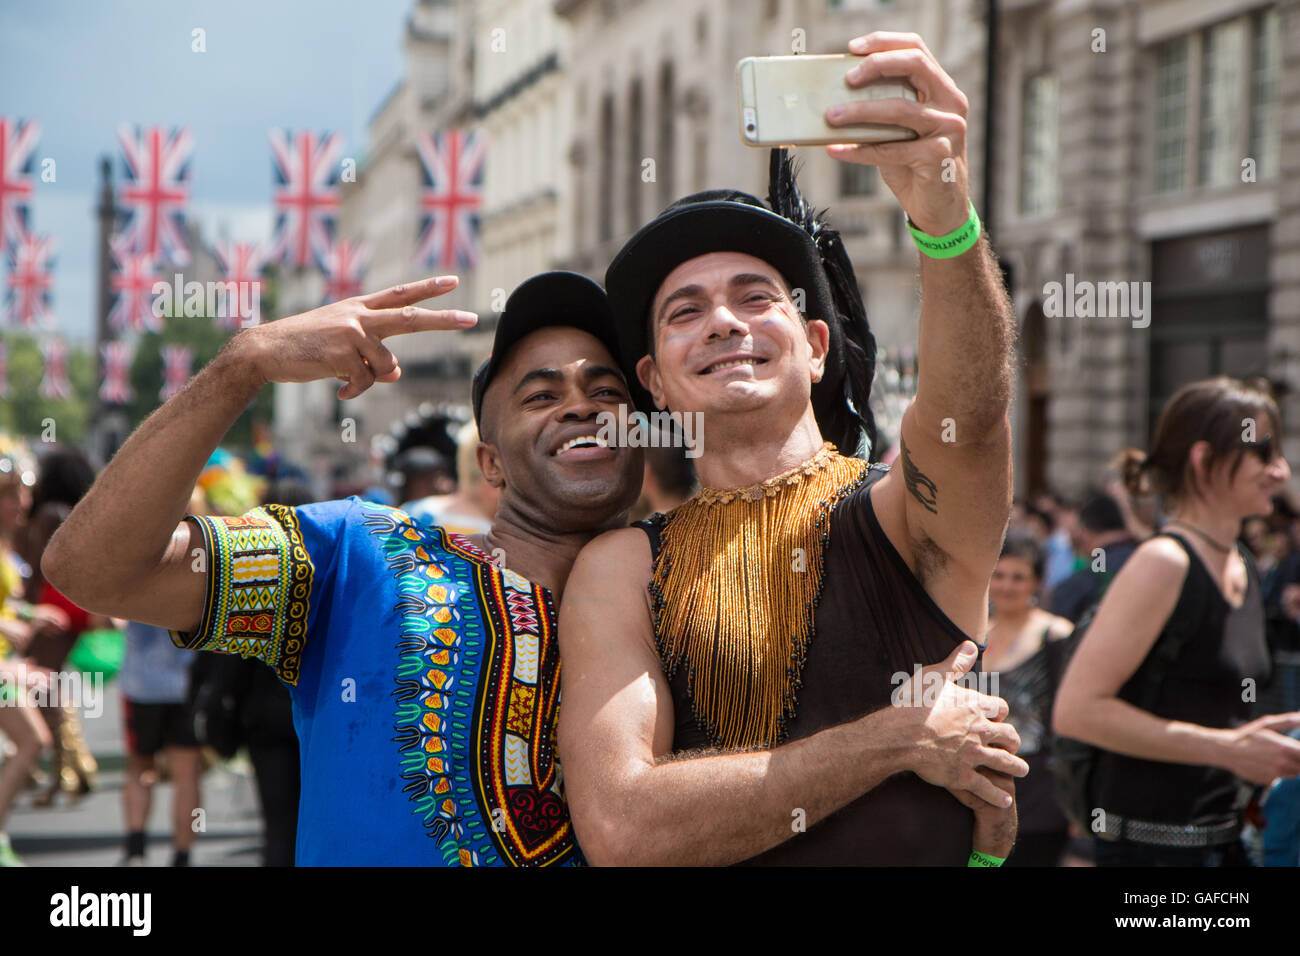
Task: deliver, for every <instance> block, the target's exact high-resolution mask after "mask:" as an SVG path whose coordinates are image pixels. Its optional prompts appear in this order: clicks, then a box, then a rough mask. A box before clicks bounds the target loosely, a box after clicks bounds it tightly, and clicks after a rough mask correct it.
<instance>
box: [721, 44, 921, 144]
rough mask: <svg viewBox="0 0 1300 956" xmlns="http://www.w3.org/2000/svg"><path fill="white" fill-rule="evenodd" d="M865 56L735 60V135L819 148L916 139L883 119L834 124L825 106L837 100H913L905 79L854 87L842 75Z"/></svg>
mask: <svg viewBox="0 0 1300 956" xmlns="http://www.w3.org/2000/svg"><path fill="white" fill-rule="evenodd" d="M865 59H866V57H861V56H851V55H848V54H837V55H830V56H751V57H746V58H745V59H743V60H741V61H740V62H739V63H737V64H736V89H737V92H738V95H739V101H740V136H741V139H742V140H743V141H744V142H745V144H746V145H749V146H823V145H830V144H835V143H892V142H899V141H903V140H909V139H916V137H917V133H916V131H915V130H912V129H908V128H907V127H905V126H895V125H890V124H885V123H874V124H862V125H856V126H852V127H844V128H836V127H833V126H831V125H830V124H828V123H827V122H826V110H827V109H828V108H829V107H831V106H833V105H836V104H838V103H850V102H854V101H859V100H876V99H889V98H901V99H907V100H911V101H913V102H915V101H916V98H917V97H916V90H915V89H914V88H913V87H912V85H911V84H910V83H908V82H907V81H906V80H902V79H895V78H892V77H890V78H882V79H880V80H879V81H877V82H874V83H871V84H870V85H867V86H863V87H858V88H854V87H851V86H849V84H848V82H847V81H846V79H845V77H846V76H847V74H848V72H849V70H850V69H852V68H853V66H854V65H855V64H856V63H859V62H861V61H862V60H865Z"/></svg>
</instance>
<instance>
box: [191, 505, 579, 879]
mask: <svg viewBox="0 0 1300 956" xmlns="http://www.w3.org/2000/svg"><path fill="white" fill-rule="evenodd" d="M189 517H190V519H191V520H192V521H194V522H196V523H197V524H198V526H199V528H200V529H201V531H202V534H203V538H204V543H205V545H206V551H207V554H208V555H209V568H210V573H209V575H208V594H207V599H206V601H205V604H204V611H203V618H202V620H201V622H200V624H199V627H198V629H197V630H196V631H195V632H194V633H193V634H191V635H181V634H178V633H176V632H173V633H172V639H173V640H174V641H175V642H176V643H177V644H178V645H179V646H183V647H191V648H197V649H202V650H212V651H221V652H224V653H231V654H239V655H241V656H243V657H256V658H259V659H260V660H262V661H264V662H265V663H267V664H269V665H270V666H271V667H272V668H274V669H275V672H276V673H277V674H278V675H279V676H280V678H281V679H282V680H283V681H284V682H285V683H286V684H288V685H289V688H290V692H291V694H292V697H293V717H294V727H295V729H296V730H297V732H298V740H299V747H300V750H301V758H302V798H301V805H300V809H299V815H298V843H297V862H298V865H299V866H309V865H345V866H346V865H417V866H430V865H432V866H457V865H459V866H493V865H498V866H502V865H504V866H510V865H514V866H546V865H553V864H558V863H578V862H580V859H581V858H580V856H579V853H578V849H577V844H576V843H575V841H574V837H573V828H572V825H571V823H570V822H569V814H568V809H567V807H566V805H565V801H564V790H563V785H562V781H561V777H560V769H559V765H558V763H557V761H556V758H555V721H556V717H557V715H558V704H559V688H560V660H559V650H558V647H557V644H556V638H555V621H556V615H555V607H554V604H553V602H552V599H551V594H550V592H549V591H547V590H546V589H545V588H542V587H540V586H538V585H535V584H532V583H530V582H528V581H525V580H524V579H523V578H521V577H519V576H518V575H517V574H514V573H513V572H511V571H504V572H503V571H502V570H501V569H499V568H498V567H497V566H496V565H495V564H493V563H492V561H491V560H490V559H489V558H488V557H487V556H486V555H484V554H483V553H482V552H480V551H479V550H477V549H476V548H474V547H473V546H472V545H470V544H469V542H468V541H466V540H465V539H463V538H461V537H460V536H459V535H455V534H449V533H447V532H445V531H444V530H443V529H441V528H437V527H429V526H425V525H420V524H417V523H416V522H414V521H412V519H411V517H410V516H409V515H407V514H406V513H405V512H403V511H399V510H397V509H395V508H389V507H386V506H383V505H375V504H371V503H369V502H365V501H362V500H361V499H359V498H356V497H352V498H349V499H347V500H345V501H328V502H323V503H320V504H312V505H306V506H303V507H299V508H289V507H285V506H282V505H266V506H264V507H262V508H255V509H253V510H252V511H250V512H248V513H247V514H246V515H243V516H242V517H239V518H214V517H201V516H194V515H191V516H189Z"/></svg>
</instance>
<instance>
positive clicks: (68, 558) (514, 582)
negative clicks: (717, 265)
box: [42, 273, 642, 866]
mask: <svg viewBox="0 0 1300 956" xmlns="http://www.w3.org/2000/svg"><path fill="white" fill-rule="evenodd" d="M455 285H456V280H455V278H454V277H443V278H441V279H429V280H426V281H423V282H418V283H414V284H412V285H409V286H397V287H395V288H392V289H389V290H387V291H384V292H377V293H374V294H371V295H367V296H359V297H356V298H353V299H347V300H344V301H342V302H336V303H333V304H331V305H327V306H324V307H322V308H319V309H316V310H314V311H312V312H308V313H306V314H304V315H300V316H294V317H292V318H287V319H281V320H279V321H277V322H271V323H268V324H266V325H262V326H257V327H254V328H250V329H245V330H243V331H241V332H239V333H238V334H237V335H235V336H234V337H233V338H232V339H231V341H230V342H229V343H228V344H227V346H226V347H225V348H224V349H223V350H222V352H221V353H220V354H219V355H218V356H217V357H216V358H215V359H214V360H213V361H212V362H211V363H210V364H209V365H208V366H207V367H206V368H205V369H204V370H203V371H202V372H200V373H199V374H198V375H197V376H195V378H194V379H193V380H192V381H191V382H190V383H189V384H188V385H187V386H186V387H185V389H183V390H182V391H181V392H180V393H179V394H177V395H176V396H175V397H174V398H172V399H171V400H170V401H169V402H168V403H167V404H166V405H164V406H163V407H162V408H161V409H159V410H158V411H156V412H155V413H154V414H153V415H151V416H150V417H149V418H148V419H147V420H146V421H145V422H144V423H143V424H142V425H141V426H140V428H139V429H137V431H136V432H135V434H134V435H132V436H131V438H130V440H129V441H128V442H127V443H126V444H125V445H123V447H122V449H121V450H120V451H119V452H118V453H117V455H115V456H114V458H113V460H112V462H111V463H110V464H109V465H108V467H107V468H106V469H105V470H104V472H103V474H102V475H100V477H99V479H98V481H97V482H96V483H95V486H94V487H93V488H92V490H91V491H90V493H89V494H88V495H86V497H85V498H84V499H83V500H82V502H81V503H80V504H79V505H78V506H77V508H76V509H75V510H74V511H73V512H72V514H71V516H70V517H69V518H68V520H67V522H66V523H65V524H64V525H63V527H62V529H61V530H60V531H59V533H58V534H57V535H56V536H55V537H54V539H53V540H52V541H51V543H50V546H49V548H48V550H47V551H46V552H45V556H44V559H43V561H42V567H43V569H44V571H45V574H46V577H47V578H48V579H49V580H51V581H52V582H54V583H55V584H56V586H57V587H59V588H60V589H61V590H62V591H63V592H64V593H66V594H68V595H69V596H70V598H71V599H72V600H74V601H76V602H77V603H78V604H80V605H81V606H83V607H87V608H94V609H96V610H99V611H103V612H104V613H107V614H112V615H115V616H119V617H124V618H128V619H130V620H135V621H145V622H148V623H153V624H157V625H160V626H163V627H168V628H172V629H174V630H173V632H172V636H173V639H174V640H175V641H176V642H177V643H178V644H180V645H182V646H186V647H192V648H199V649H204V650H213V651H221V652H226V653H233V654H240V655H242V656H244V657H257V658H259V659H261V660H263V661H264V662H266V663H267V664H269V665H270V666H271V667H273V668H274V669H275V671H276V673H277V675H278V676H279V677H280V679H281V680H283V681H284V682H285V683H286V684H287V685H288V686H289V688H290V692H291V696H292V700H293V715H294V724H295V729H296V730H297V734H298V739H299V741H300V746H301V768H302V788H301V807H300V812H299V818H298V820H299V828H298V838H297V862H298V864H299V865H311V864H330V865H391V864H405V865H448V866H455V865H474V866H478V865H520V866H541V865H553V864H562V863H572V862H576V861H577V860H578V858H579V857H578V851H577V847H576V844H575V841H574V837H573V831H572V827H571V825H570V823H569V817H568V813H567V811H566V808H565V801H564V792H563V789H562V786H561V781H560V774H559V767H558V764H557V762H556V757H555V752H554V742H553V741H554V727H555V719H556V706H557V698H558V688H559V658H558V652H557V646H556V638H555V629H556V621H555V615H556V607H557V605H558V604H559V599H560V595H561V594H562V593H563V590H564V585H565V580H566V578H567V576H568V573H569V569H570V567H571V565H572V563H573V560H574V558H575V557H576V556H577V554H578V551H579V549H580V548H581V547H582V545H583V544H585V543H586V542H587V541H589V540H590V539H591V538H592V537H594V536H595V535H596V534H598V533H600V532H601V531H603V530H605V529H608V528H614V527H621V526H622V525H623V524H624V523H625V522H626V518H627V511H628V509H629V507H630V506H631V505H632V503H633V502H634V501H635V500H636V497H637V493H638V491H639V484H640V482H639V479H640V475H641V470H642V458H641V453H640V452H639V451H637V450H632V449H626V448H612V447H608V445H607V444H606V443H603V442H602V441H600V440H599V439H598V438H597V431H598V427H597V425H596V418H597V416H598V415H599V414H600V413H601V412H603V411H611V412H612V411H614V410H617V409H618V407H619V406H620V405H622V404H624V403H626V402H627V400H628V393H627V388H626V385H625V383H624V381H623V376H622V373H621V372H620V371H619V370H618V367H617V364H618V363H617V362H616V361H615V359H614V357H613V354H612V353H613V338H612V316H611V314H610V311H609V306H608V303H607V300H606V298H605V295H604V293H603V292H602V291H601V289H600V287H599V286H598V285H596V284H595V283H593V282H591V281H590V280H588V279H585V278H583V277H582V276H578V275H574V274H572V273H546V274H544V275H540V276H536V277H534V278H532V279H530V280H528V281H527V282H525V283H524V284H523V285H521V286H520V287H519V288H518V289H516V290H515V292H514V294H513V295H511V297H510V299H509V300H508V301H507V303H506V308H505V311H504V312H503V313H502V315H501V318H500V324H499V325H498V327H497V330H496V337H495V340H494V346H493V351H492V356H491V358H490V359H489V360H488V361H487V362H485V363H484V364H483V366H482V367H481V368H480V369H479V370H478V372H477V373H476V375H475V376H474V383H473V386H474V387H473V404H474V415H475V419H476V421H477V424H478V426H479V431H480V434H481V436H482V440H483V442H482V444H481V445H480V447H479V456H478V460H479V465H480V468H481V469H482V471H483V474H484V476H485V477H486V479H487V480H488V481H489V482H490V483H492V484H493V485H495V486H497V487H499V488H500V489H501V497H500V503H499V506H498V509H497V513H496V517H495V519H494V521H493V524H492V528H491V530H490V531H488V532H487V533H486V534H485V535H481V536H471V537H468V538H466V537H461V536H459V535H455V534H451V533H448V532H446V531H445V530H443V529H441V528H438V527H436V526H432V527H431V526H428V525H424V524H421V523H419V522H416V521H413V520H412V519H411V517H410V516H409V515H408V514H406V513H405V512H403V511H401V510H398V509H394V508H387V507H383V506H380V505H375V504H372V503H370V502H365V501H362V500H361V499H359V498H356V497H353V498H350V499H348V500H346V501H331V502H323V503H319V504H312V505H306V506H303V507H296V508H291V507H285V506H282V505H275V504H271V505H266V506H265V507H263V508H257V509H254V510H253V511H250V512H249V513H248V514H246V515H243V516H241V517H238V518H223V517H203V516H194V515H189V516H187V515H186V514H185V508H186V502H187V499H188V497H189V490H190V489H191V488H192V487H193V485H194V481H195V479H196V478H197V477H198V474H199V471H200V470H201V469H202V467H203V465H204V463H205V462H206V461H207V459H208V456H209V455H210V454H211V452H212V450H213V449H214V448H216V446H217V444H218V442H220V440H221V438H222V436H223V435H224V434H225V432H226V430H227V429H228V428H229V427H230V425H231V423H232V422H233V421H234V420H235V419H236V417H237V416H238V415H239V414H240V413H241V412H242V411H243V410H244V409H245V408H246V407H247V405H248V403H249V402H250V401H251V400H252V398H253V396H254V395H256V393H257V391H258V390H259V389H260V388H261V387H262V386H264V385H265V384H267V383H268V382H306V381H314V380H317V379H324V378H330V377H335V376H337V377H339V378H341V379H342V380H343V381H344V382H345V384H344V385H343V386H342V387H341V388H340V389H339V392H338V394H339V397H340V398H344V399H347V398H353V397H355V396H357V395H359V394H361V393H362V392H363V391H365V390H366V389H367V388H368V387H370V385H372V384H373V383H374V382H376V381H380V382H392V381H395V380H396V379H397V377H398V375H399V374H400V369H399V367H398V364H397V358H396V356H395V355H394V354H393V353H392V352H390V351H389V350H388V348H387V347H386V346H385V345H384V344H383V341H382V340H383V339H384V338H385V337H387V336H390V335H396V334H400V333H407V332H420V331H428V330H434V329H460V328H466V327H468V326H470V325H472V324H473V323H474V322H475V321H476V317H475V316H474V315H473V314H472V313H463V312H456V311H453V310H448V311H431V310H428V309H422V308H417V307H416V306H415V303H417V302H420V301H422V300H424V299H427V298H429V297H431V296H435V295H441V294H443V293H445V292H448V291H450V290H451V289H453V288H455Z"/></svg>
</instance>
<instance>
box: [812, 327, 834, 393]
mask: <svg viewBox="0 0 1300 956" xmlns="http://www.w3.org/2000/svg"><path fill="white" fill-rule="evenodd" d="M806 331H807V333H808V348H809V350H810V351H811V352H812V354H811V356H809V359H808V370H809V371H810V372H812V380H813V381H814V382H820V381H821V380H822V376H823V375H825V374H826V354H827V353H828V352H829V351H830V347H831V328H830V326H829V325H827V324H826V323H825V322H823V321H822V320H821V319H809V320H808V322H807V324H806Z"/></svg>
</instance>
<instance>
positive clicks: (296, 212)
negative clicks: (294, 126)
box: [269, 129, 343, 269]
mask: <svg viewBox="0 0 1300 956" xmlns="http://www.w3.org/2000/svg"><path fill="white" fill-rule="evenodd" d="M342 151H343V137H342V136H341V135H339V134H338V133H321V134H319V135H318V134H316V133H312V132H306V131H304V132H299V133H296V134H295V133H292V132H291V131H289V130H284V129H272V130H271V160H272V164H273V170H274V174H275V188H274V189H273V190H272V199H273V201H274V203H275V207H276V209H277V210H278V212H277V214H276V217H275V239H274V241H273V244H272V248H271V252H270V255H269V258H270V260H271V261H272V262H285V261H287V262H289V263H290V264H292V265H295V266H305V265H307V264H308V263H309V262H311V261H313V260H314V261H315V263H316V265H317V266H318V267H320V268H322V269H323V268H324V265H325V256H326V255H327V254H328V253H329V247H330V240H331V238H332V236H333V234H334V209H335V207H336V206H338V202H339V187H338V181H339V170H338V157H339V153H341V152H342Z"/></svg>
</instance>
